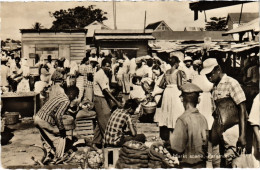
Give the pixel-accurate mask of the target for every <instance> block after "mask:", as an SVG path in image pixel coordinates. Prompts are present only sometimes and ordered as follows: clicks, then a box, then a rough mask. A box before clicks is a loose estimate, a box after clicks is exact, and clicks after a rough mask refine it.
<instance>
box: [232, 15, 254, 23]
mask: <svg viewBox="0 0 260 170" xmlns="http://www.w3.org/2000/svg"><path fill="white" fill-rule="evenodd" d="M258 17H259V13H258V12H256V13H248V12H243V13H242V15H241V22H243V23H247V22H250V21H252V20H254V19H256V18H258ZM229 18H230V20H231V21H233V22H239V18H240V13H229V14H228V19H229Z"/></svg>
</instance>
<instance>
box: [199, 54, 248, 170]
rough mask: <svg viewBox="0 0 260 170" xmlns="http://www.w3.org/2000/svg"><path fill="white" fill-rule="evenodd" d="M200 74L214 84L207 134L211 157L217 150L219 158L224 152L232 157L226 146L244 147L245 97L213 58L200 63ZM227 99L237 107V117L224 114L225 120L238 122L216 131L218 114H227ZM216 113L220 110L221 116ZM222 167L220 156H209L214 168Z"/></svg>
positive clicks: (222, 161) (222, 162)
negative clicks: (210, 131)
mask: <svg viewBox="0 0 260 170" xmlns="http://www.w3.org/2000/svg"><path fill="white" fill-rule="evenodd" d="M201 74H204V75H206V77H207V79H208V80H209V81H210V82H211V83H213V84H214V87H213V92H212V98H213V100H214V103H213V104H214V105H213V106H214V113H213V117H214V123H213V126H212V133H211V140H212V144H213V156H215V155H218V154H219V153H220V155H221V156H222V157H223V155H224V154H225V157H229V156H230V157H232V155H233V154H234V153H233V151H232V149H230V148H236V147H239V148H244V147H245V145H246V122H247V119H248V115H247V112H246V105H245V101H246V97H245V94H244V91H243V90H242V88H241V86H240V84H239V83H238V81H237V80H235V79H233V78H232V77H229V76H227V75H226V74H225V73H223V72H222V69H221V67H220V66H219V64H218V62H217V60H216V59H215V58H209V59H206V60H205V61H204V62H203V70H201ZM230 101H231V102H230ZM223 102H224V103H223ZM228 102H229V103H234V104H233V105H234V107H236V108H238V115H237V116H238V117H233V118H232V117H228V118H227V119H232V120H228V121H229V122H230V121H233V120H235V119H238V120H239V121H238V125H234V126H232V127H230V128H227V129H222V130H221V132H220V133H221V134H219V133H217V131H218V130H216V129H217V127H221V124H220V123H219V121H220V120H223V119H222V118H221V116H223V115H228V114H229V115H230V114H231V113H230V109H229V108H227V105H229V106H228V107H230V104H228ZM220 104H221V107H222V106H225V105H226V107H222V108H220V107H219V106H220ZM223 108H224V109H223ZM220 113H222V115H221V116H220ZM225 113H226V114H225ZM222 123H223V122H222ZM218 146H219V149H218ZM228 155H229V156H228ZM223 166H225V163H224V159H222V160H221V161H220V159H215V158H214V157H213V167H214V168H216V167H223Z"/></svg>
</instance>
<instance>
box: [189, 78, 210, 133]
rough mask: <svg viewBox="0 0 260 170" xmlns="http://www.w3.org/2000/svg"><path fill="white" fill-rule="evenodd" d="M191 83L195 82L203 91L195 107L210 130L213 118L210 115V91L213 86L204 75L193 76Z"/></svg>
mask: <svg viewBox="0 0 260 170" xmlns="http://www.w3.org/2000/svg"><path fill="white" fill-rule="evenodd" d="M192 83H193V84H196V85H197V86H198V87H199V88H200V89H201V90H202V91H203V93H201V94H200V102H199V104H198V105H197V108H198V110H199V112H200V113H201V114H203V115H204V116H205V118H206V119H207V122H208V128H209V130H211V127H212V124H213V121H214V118H213V116H212V113H213V108H212V107H213V106H212V99H211V93H210V91H211V90H212V88H213V84H212V83H211V82H209V81H208V79H207V77H206V75H197V76H195V77H194V79H193V80H192Z"/></svg>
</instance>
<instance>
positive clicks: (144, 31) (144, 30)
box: [144, 11, 146, 33]
mask: <svg viewBox="0 0 260 170" xmlns="http://www.w3.org/2000/svg"><path fill="white" fill-rule="evenodd" d="M145 25H146V11H145V12H144V33H145Z"/></svg>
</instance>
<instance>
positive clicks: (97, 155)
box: [86, 149, 103, 169]
mask: <svg viewBox="0 0 260 170" xmlns="http://www.w3.org/2000/svg"><path fill="white" fill-rule="evenodd" d="M86 162H87V165H88V167H89V168H92V169H99V168H102V166H103V152H102V150H101V149H99V150H93V151H89V152H88V153H87V157H86Z"/></svg>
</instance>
